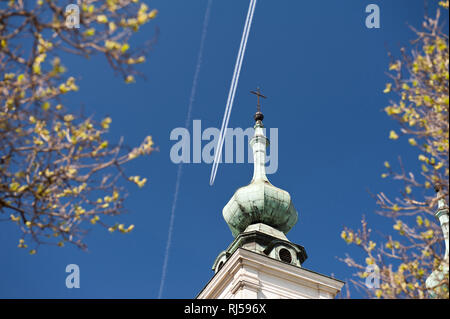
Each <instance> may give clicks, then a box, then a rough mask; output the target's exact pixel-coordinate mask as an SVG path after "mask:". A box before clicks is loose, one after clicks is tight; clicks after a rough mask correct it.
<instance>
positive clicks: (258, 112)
mask: <svg viewBox="0 0 450 319" xmlns="http://www.w3.org/2000/svg"><path fill="white" fill-rule="evenodd" d="M250 93H252V94H255V95H256V96H257V97H258V104H257V105H256V114H255V121H258V120H259V121H262V120H263V119H264V115H263V114H262V113H261V102H260V98H261V97H262V98H264V99H267V97H266V96H264V95H262V94H261V89H260V88H259V87H258V88H256V90H255V91H250Z"/></svg>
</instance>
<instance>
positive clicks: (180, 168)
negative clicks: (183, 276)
mask: <svg viewBox="0 0 450 319" xmlns="http://www.w3.org/2000/svg"><path fill="white" fill-rule="evenodd" d="M212 2H213V0H208V5H207V7H206V12H205V18H204V20H203V31H202V37H201V40H200V49H199V52H198V57H197V66H196V68H195V73H194V80H193V82H192V89H191V95H190V98H189V106H188V112H187V116H186V123H185V127H186V128H188V127H189V124H190V122H191V114H192V106H193V105H194V100H195V93H196V91H197V84H198V79H199V76H200V68H201V65H202V61H203V49H204V47H205V40H206V34H207V31H208V24H209V17H210V15H211V7H212ZM182 174H183V162H181V163H180V164H178V171H177V179H176V183H175V193H174V196H173V202H172V211H171V214H170V223H169V233H168V236H167V244H166V251H165V254H164V263H163V267H162V275H161V283H160V286H159V293H158V299H161V297H162V293H163V290H164V285H165V283H166V276H167V265H168V263H169V253H170V246H171V244H172V234H173V225H174V221H175V210H176V208H177V201H178V194H179V190H180V183H181V176H182Z"/></svg>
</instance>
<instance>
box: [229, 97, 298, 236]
mask: <svg viewBox="0 0 450 319" xmlns="http://www.w3.org/2000/svg"><path fill="white" fill-rule="evenodd" d="M251 93H252V94H255V95H256V96H257V97H258V102H257V109H256V114H255V116H254V119H255V122H256V123H255V126H254V128H255V134H254V136H253V138H252V139H251V140H250V145H251V147H252V148H253V160H254V164H253V178H252V180H251V182H250V184H248V185H247V186H244V187H241V188H239V189H238V190H237V191H236V192H235V194H234V195H233V197H232V198H231V199H230V201H229V202H228V203H227V205H225V207H224V208H223V216H224V219H225V221H226V222H227V224H228V226H229V227H230V230H231V232H232V234H233V236H234V237H237V236H238V235H239V234H242V233H243V232H244V231H245V230H246V229H247V227H249V226H250V225H254V224H258V223H262V224H265V225H267V226H269V227H272V228H274V229H275V230H277V231H279V232H281V233H283V234H286V233H287V232H289V230H291V228H292V227H293V226H294V225H295V224H296V223H297V219H298V213H297V211H296V209H295V208H294V205H293V203H292V200H291V196H290V195H289V193H288V192H286V191H285V190H282V189H280V188H277V187H275V186H273V185H272V184H271V183H270V182H269V180H268V178H267V176H266V167H265V163H266V148H267V146H268V145H269V140H268V139H267V137H266V136H264V130H263V128H264V125H263V123H262V121H263V119H264V115H263V114H262V112H261V98H264V99H265V98H266V96H264V95H263V94H261V91H260V89H259V88H258V89H257V90H256V91H251Z"/></svg>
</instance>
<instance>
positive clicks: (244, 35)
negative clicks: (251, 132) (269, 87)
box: [209, 0, 257, 185]
mask: <svg viewBox="0 0 450 319" xmlns="http://www.w3.org/2000/svg"><path fill="white" fill-rule="evenodd" d="M256 1H257V0H251V1H250V6H249V8H248V13H247V19H246V21H245V26H244V31H243V33H242V39H241V45H240V47H239V52H238V55H237V59H236V65H235V68H234V73H233V78H232V80H231V87H230V92H229V93H228V100H227V104H226V106H225V114H224V116H223V120H222V127H221V129H220V134H219V141H218V143H217V149H216V152H215V156H214V163H213V166H212V169H211V177H210V180H209V185H213V184H214V180H215V179H216V174H217V169H218V167H219V162H220V158H221V156H222V148H223V142H224V137H225V134H226V130H227V128H228V122H229V120H230V115H231V109H232V108H233V103H234V97H235V95H236V89H237V85H238V82H239V76H240V74H241V68H242V62H243V61H244V55H245V50H246V48H247V41H248V36H249V34H250V29H251V26H252V21H253V15H254V13H255V8H256Z"/></svg>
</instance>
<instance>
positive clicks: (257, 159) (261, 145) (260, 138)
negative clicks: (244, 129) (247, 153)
mask: <svg viewBox="0 0 450 319" xmlns="http://www.w3.org/2000/svg"><path fill="white" fill-rule="evenodd" d="M250 93H252V94H255V95H256V96H257V97H258V103H257V106H256V114H255V116H254V119H255V122H256V123H255V126H254V128H255V135H254V136H253V138H252V139H251V140H250V146H251V147H252V149H253V178H252V182H253V181H256V180H263V181H265V182H269V180H268V179H267V176H266V166H265V165H266V148H267V146H268V145H269V143H270V142H269V139H268V138H267V137H266V136H264V130H263V128H264V125H263V123H262V121H263V119H264V115H263V114H262V113H261V103H260V98H261V97H262V98H264V99H266V98H267V97H266V96H264V95H262V94H261V91H260V89H259V87H258V88H257V89H256V91H250Z"/></svg>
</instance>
